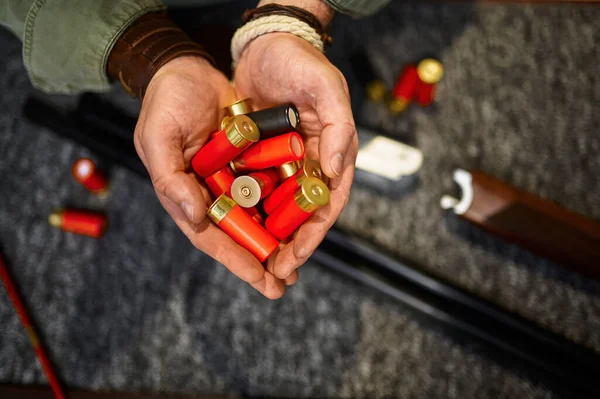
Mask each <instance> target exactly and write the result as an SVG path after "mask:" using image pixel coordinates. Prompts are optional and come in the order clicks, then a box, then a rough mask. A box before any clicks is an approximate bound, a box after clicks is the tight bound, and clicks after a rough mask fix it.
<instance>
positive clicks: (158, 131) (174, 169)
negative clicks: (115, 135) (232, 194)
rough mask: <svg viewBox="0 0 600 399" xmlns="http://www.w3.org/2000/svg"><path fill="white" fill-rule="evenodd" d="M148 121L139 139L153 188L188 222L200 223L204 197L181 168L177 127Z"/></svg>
mask: <svg viewBox="0 0 600 399" xmlns="http://www.w3.org/2000/svg"><path fill="white" fill-rule="evenodd" d="M149 122H150V123H145V124H144V131H143V132H142V133H141V135H140V137H141V138H140V140H139V142H140V145H141V147H142V152H143V157H144V158H145V163H146V164H147V168H148V172H149V174H150V178H151V179H152V184H153V185H154V189H155V190H156V192H157V193H158V194H160V195H163V196H165V197H166V198H168V199H169V200H170V201H171V202H172V203H174V204H176V205H177V206H178V207H179V208H180V209H181V210H182V211H183V212H184V214H185V216H186V218H187V220H188V221H189V222H190V223H193V224H197V223H200V222H201V221H202V220H203V219H204V217H205V215H206V201H205V198H204V196H203V195H202V191H201V189H200V186H199V185H198V182H197V181H196V180H195V179H194V178H193V177H192V176H190V175H188V174H187V173H186V172H185V161H184V156H183V144H182V139H181V128H180V127H176V126H173V125H171V126H168V125H167V126H165V125H164V124H162V126H161V124H159V123H151V121H149Z"/></svg>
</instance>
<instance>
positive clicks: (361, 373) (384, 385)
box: [0, 3, 600, 398]
mask: <svg viewBox="0 0 600 399" xmlns="http://www.w3.org/2000/svg"><path fill="white" fill-rule="evenodd" d="M334 37H335V40H336V45H335V46H334V47H333V48H332V50H331V52H330V57H331V58H332V60H334V61H335V62H336V63H337V64H338V65H339V66H340V68H341V69H342V70H343V71H344V72H345V73H346V74H347V76H348V79H349V80H350V86H351V88H352V91H353V93H354V97H355V99H356V101H355V104H356V117H357V120H358V121H359V122H360V123H363V124H370V125H374V126H376V127H379V128H381V129H385V130H387V131H393V132H394V133H395V134H397V135H398V136H399V137H402V138H404V139H407V140H409V141H411V142H414V143H415V144H416V145H417V146H418V147H419V148H421V149H422V151H423V152H424V155H425V163H424V166H423V168H422V170H421V174H420V185H419V187H418V189H417V190H416V192H414V193H413V194H410V195H407V196H404V197H401V198H397V199H395V200H389V199H383V198H379V197H377V196H375V195H373V194H372V193H371V192H370V190H368V189H367V188H365V187H360V186H355V187H354V189H353V192H352V198H351V201H350V204H349V205H348V207H347V209H346V210H345V211H344V213H343V215H342V217H341V218H340V221H339V226H340V227H342V228H344V229H346V230H348V231H352V232H355V233H358V234H360V235H362V236H364V237H366V238H368V239H370V240H371V241H373V242H375V243H377V244H379V245H381V246H382V247H385V248H386V249H388V250H391V251H393V252H395V253H397V254H399V255H402V256H404V257H406V258H409V259H412V260H415V261H416V262H418V263H419V264H421V265H422V266H423V268H424V269H426V270H427V271H429V272H431V273H434V274H436V275H438V276H440V277H443V278H445V279H447V280H449V281H452V282H453V283H455V284H457V285H458V286H461V287H463V288H465V289H467V290H469V291H471V292H473V293H476V294H478V295H480V296H482V297H484V298H486V299H488V300H489V301H491V302H493V303H496V304H498V305H500V306H502V307H503V308H505V309H508V310H510V311H514V312H516V313H518V314H520V315H522V316H524V317H526V318H528V319H530V320H532V321H534V322H537V323H539V324H540V325H543V326H545V327H547V328H550V329H552V330H553V331H555V332H557V333H560V334H562V335H564V336H566V337H569V338H570V339H572V340H574V341H576V342H578V343H580V344H583V345H586V346H588V347H589V348H593V349H594V350H597V351H600V297H599V295H600V283H598V282H593V281H589V280H586V279H584V278H582V277H580V276H578V275H575V274H572V273H569V272H566V271H564V270H563V269H561V268H560V267H558V266H557V265H554V264H552V263H550V262H547V261H545V260H543V259H540V258H538V257H535V256H534V255H531V254H529V253H527V252H526V251H523V250H521V249H519V248H517V247H516V246H513V245H508V244H505V243H503V242H501V241H500V240H498V239H495V238H493V237H491V236H488V235H486V234H484V233H481V232H479V231H478V230H476V229H474V228H472V227H470V226H468V225H466V224H465V223H464V222H460V221H458V220H457V219H456V218H454V217H452V215H447V214H444V213H443V212H442V211H441V210H440V209H439V205H438V203H439V198H440V196H441V195H442V194H444V193H447V192H452V190H453V183H452V178H451V171H452V169H453V168H455V167H463V168H468V167H479V168H482V169H483V170H485V171H486V172H488V173H490V174H492V175H495V176H498V177H500V178H502V179H504V180H506V181H508V182H511V183H513V184H515V185H516V186H518V187H521V188H523V189H526V190H529V191H533V192H537V193H539V194H541V195H542V196H544V197H546V198H549V199H551V200H554V201H556V202H558V203H561V204H563V205H565V206H567V207H569V208H571V209H573V210H575V211H578V212H580V213H582V214H584V215H587V216H590V217H594V218H597V219H600V174H599V173H598V170H600V155H599V154H600V112H599V110H598V104H600V82H599V79H600V78H599V77H598V65H600V50H598V49H597V48H596V47H595V43H597V42H599V40H600V8H597V7H593V6H570V5H563V6H558V5H540V6H501V5H478V6H471V5H461V6H456V5H452V6H449V5H443V4H436V5H429V4H423V5H404V4H402V3H394V4H393V5H391V6H389V7H387V8H386V9H385V10H383V11H382V12H380V13H379V14H378V15H377V16H375V17H373V18H371V19H366V20H361V21H351V20H350V19H347V18H339V19H338V20H337V21H336V25H335V28H334ZM0 43H1V45H0V46H1V47H0V48H2V57H1V58H0V77H1V78H0V91H1V92H2V95H1V96H0V198H2V200H1V201H0V243H1V245H2V248H3V251H4V253H5V257H6V259H7V261H9V263H10V264H11V265H12V268H13V271H14V274H15V275H16V278H17V280H18V282H19V284H20V286H21V287H23V291H24V294H25V296H26V298H27V301H28V303H29V304H30V308H31V311H32V313H33V314H34V315H35V319H36V320H37V321H38V322H39V325H40V326H41V330H42V331H43V334H44V336H45V337H46V342H47V344H48V346H49V347H50V348H51V353H52V356H53V358H54V359H56V363H57V365H58V368H59V370H60V374H61V375H62V376H63V377H64V379H65V380H66V381H67V383H68V384H69V385H70V386H76V387H81V388H90V389H115V390H144V391H167V392H183V393H197V392H212V393H219V392H228V393H244V394H250V395H257V396H263V395H278V396H281V395H283V396H303V397H308V396H333V397H338V396H345V397H407V398H408V397H411V398H412V397H415V398H433V397H449V398H466V397H476V398H513V397H520V398H535V397H540V398H542V397H544V398H546V397H557V396H558V394H556V393H553V392H551V391H550V390H548V388H546V387H543V386H539V385H537V384H536V383H533V382H532V381H529V380H527V379H526V378H525V377H522V376H520V375H519V374H518V373H516V372H515V371H514V370H511V369H508V368H506V367H505V366H503V365H501V364H498V363H495V362H494V361H493V360H492V359H491V358H488V357H487V356H486V355H485V353H483V352H481V351H479V350H477V348H474V347H471V346H469V345H464V344H459V343H457V342H454V341H453V340H451V339H449V338H448V337H446V336H445V335H444V334H443V333H442V332H440V331H437V330H432V329H430V328H429V327H428V326H427V325H424V324H422V323H421V322H420V321H418V320H417V319H415V317H414V314H413V313H412V311H410V310H408V309H407V308H405V307H403V306H401V305H399V304H396V303H394V302H393V301H391V300H388V299H387V298H384V297H381V296H380V295H378V294H376V293H374V292H373V291H371V290H369V289H367V288H364V287H362V286H360V285H357V284H354V283H352V282H349V281H347V280H345V279H343V278H340V277H338V276H337V275H334V274H332V273H330V272H328V271H327V270H324V269H323V268H321V267H320V266H318V265H316V264H314V263H311V262H309V263H308V264H307V265H306V266H304V267H303V268H302V269H301V273H300V274H301V278H300V281H299V282H298V283H297V285H296V286H294V287H293V288H291V289H289V290H288V292H287V294H286V296H285V297H284V298H283V299H281V300H279V301H275V302H271V301H268V300H266V299H263V298H262V297H261V296H260V295H259V294H257V293H255V292H254V291H253V290H252V289H251V288H250V287H248V286H246V285H245V284H243V283H241V282H240V281H238V280H237V279H236V278H235V277H233V276H232V275H230V274H229V273H228V272H227V271H226V270H225V269H224V268H223V267H222V266H220V265H218V264H216V263H215V262H213V261H211V260H210V259H209V258H208V257H206V256H205V255H203V254H202V253H199V252H198V251H196V250H195V249H194V248H193V247H192V246H191V244H189V243H188V242H187V241H186V239H185V237H184V236H183V234H181V233H180V232H179V231H178V229H177V227H176V226H175V225H174V223H172V222H171V221H170V219H169V217H168V215H167V214H166V213H165V212H164V211H163V210H162V208H161V207H160V204H159V203H158V201H157V200H156V198H155V197H154V194H153V191H152V189H151V188H150V187H149V186H148V185H147V184H146V183H145V182H143V181H142V180H141V179H139V178H138V177H136V176H134V175H133V174H131V173H129V172H127V171H125V170H121V169H114V170H113V171H112V182H113V192H112V196H111V197H110V198H108V199H107V200H106V201H104V202H102V201H100V200H97V199H95V198H91V197H90V196H89V195H87V194H86V193H85V192H84V190H83V189H82V188H81V187H79V186H78V185H77V184H76V183H75V182H73V181H72V179H71V177H70V173H69V171H70V165H71V163H72V161H73V160H74V159H76V158H77V157H80V156H84V155H90V154H89V153H88V152H87V151H86V150H85V149H84V148H81V147H78V146H75V145H73V144H71V143H69V142H67V141H64V140H62V139H60V138H58V137H57V136H56V135H55V134H53V133H52V132H50V131H47V130H44V129H39V128H37V127H34V126H31V125H29V124H27V123H26V122H25V121H23V120H22V118H21V117H20V115H19V112H20V107H21V106H22V103H23V101H24V100H25V98H26V96H27V94H28V92H29V91H30V90H31V88H30V84H29V82H28V80H27V76H26V73H25V71H24V68H23V66H22V62H21V60H20V55H21V50H20V43H19V42H18V41H17V40H15V39H14V38H13V37H11V36H10V34H9V33H7V32H4V31H2V32H0ZM361 48H366V49H367V51H368V53H369V54H370V55H371V56H372V57H373V59H374V61H375V65H376V68H377V70H378V71H379V72H380V73H381V74H382V76H383V77H384V78H385V79H386V80H387V81H388V83H390V84H391V83H392V82H393V79H394V77H395V74H396V73H397V71H398V70H399V68H400V67H401V66H402V65H403V64H405V63H407V62H410V61H413V60H415V59H418V58H420V57H421V56H423V55H427V54H434V55H437V56H439V57H440V58H441V60H442V61H443V62H444V64H445V66H446V77H445V79H444V80H443V81H442V83H441V84H440V86H439V95H438V102H437V104H436V106H435V107H433V108H431V109H427V110H422V109H417V108H413V109H411V110H410V111H409V112H408V113H407V114H406V115H405V116H404V118H403V119H401V120H393V119H391V118H389V117H388V116H387V115H385V114H384V113H382V112H380V111H379V110H378V109H377V108H374V107H372V106H367V105H365V104H361V101H358V100H360V96H361V92H360V88H359V87H358V86H357V85H356V83H355V79H354V77H353V76H352V71H351V68H350V65H348V62H347V61H346V59H345V55H346V54H349V53H350V52H353V51H355V50H357V49H361ZM68 100H69V99H67V101H68ZM122 101H123V103H129V102H128V101H127V100H122ZM66 204H73V205H77V206H85V207H90V208H98V209H106V210H107V212H108V215H109V218H110V222H111V226H112V227H111V229H110V230H109V232H108V233H107V235H106V236H105V237H104V238H103V239H101V240H98V241H95V240H90V239H87V238H83V237H78V236H74V235H68V234H64V233H61V232H60V231H57V230H55V229H53V228H51V227H49V226H48V224H47V221H46V218H47V215H48V214H49V213H50V212H51V211H52V210H53V209H54V208H57V207H60V206H64V205H66ZM0 382H11V383H24V384H33V383H43V382H44V377H43V374H42V372H41V370H40V368H39V366H38V364H37V362H36V360H35V357H34V354H33V351H32V350H31V349H30V347H29V344H28V342H27V338H26V335H25V334H24V332H23V331H22V329H21V327H20V325H19V322H18V319H17V317H16V315H15V314H14V311H13V309H12V307H11V305H10V303H9V300H8V298H7V296H6V295H5V294H3V293H0Z"/></svg>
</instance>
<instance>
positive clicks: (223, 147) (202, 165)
mask: <svg viewBox="0 0 600 399" xmlns="http://www.w3.org/2000/svg"><path fill="white" fill-rule="evenodd" d="M259 138H260V136H259V132H258V128H257V127H256V125H255V124H254V122H252V120H251V119H250V118H248V117H247V116H245V115H236V116H234V117H233V119H232V120H231V121H230V122H229V123H228V124H227V126H226V127H225V129H223V130H221V131H219V132H218V133H217V134H216V135H215V136H214V138H213V139H212V140H210V141H209V142H208V143H206V145H205V146H204V147H202V148H201V149H200V151H198V152H197V153H196V155H194V158H192V168H193V169H194V171H195V172H196V173H197V174H198V175H199V176H201V177H203V178H206V177H208V176H210V175H212V174H213V173H215V172H216V171H218V170H220V169H222V168H223V167H225V166H226V165H227V164H228V163H229V162H231V160H233V159H234V158H235V157H236V156H238V155H239V154H241V153H242V152H243V151H244V150H245V149H246V148H248V146H250V144H252V143H255V142H257V141H258V139H259Z"/></svg>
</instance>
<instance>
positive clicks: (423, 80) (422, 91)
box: [417, 58, 444, 106]
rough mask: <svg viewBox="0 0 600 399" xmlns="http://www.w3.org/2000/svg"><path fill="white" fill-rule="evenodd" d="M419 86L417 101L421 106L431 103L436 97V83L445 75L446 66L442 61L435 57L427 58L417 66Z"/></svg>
mask: <svg viewBox="0 0 600 399" xmlns="http://www.w3.org/2000/svg"><path fill="white" fill-rule="evenodd" d="M417 74H418V75H419V81H420V82H419V87H418V89H417V102H418V103H419V104H420V105H421V106H427V105H430V104H431V103H432V102H433V100H434V98H435V88H436V83H437V82H439V81H440V80H441V79H442V77H443V76H444V67H443V65H442V63H441V62H439V61H438V60H436V59H433V58H425V59H424V60H422V61H421V62H419V65H418V66H417Z"/></svg>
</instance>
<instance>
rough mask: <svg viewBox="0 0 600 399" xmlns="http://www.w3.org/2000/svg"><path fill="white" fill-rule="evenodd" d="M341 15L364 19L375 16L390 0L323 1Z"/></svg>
mask: <svg viewBox="0 0 600 399" xmlns="http://www.w3.org/2000/svg"><path fill="white" fill-rule="evenodd" d="M323 1H324V2H325V3H327V4H329V6H330V7H331V8H333V9H334V10H336V11H337V12H339V13H341V14H346V15H351V16H353V17H366V16H369V15H373V14H375V13H376V12H377V11H379V10H380V9H382V8H383V7H384V6H386V5H387V4H388V3H389V2H390V1H391V0H323Z"/></svg>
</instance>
